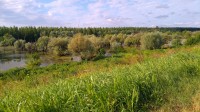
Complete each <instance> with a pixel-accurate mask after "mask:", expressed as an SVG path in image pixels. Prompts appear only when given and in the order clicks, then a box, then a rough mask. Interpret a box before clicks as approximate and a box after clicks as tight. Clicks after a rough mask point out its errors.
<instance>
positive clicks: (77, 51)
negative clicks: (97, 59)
mask: <svg viewBox="0 0 200 112" xmlns="http://www.w3.org/2000/svg"><path fill="white" fill-rule="evenodd" d="M68 49H69V51H70V52H71V53H72V54H73V55H80V56H81V57H82V58H83V59H90V58H92V57H94V53H95V52H94V51H95V50H94V46H93V44H92V42H91V41H90V40H89V39H88V38H86V37H83V36H82V35H81V34H76V35H75V36H74V37H73V38H72V39H71V41H70V42H69V44H68Z"/></svg>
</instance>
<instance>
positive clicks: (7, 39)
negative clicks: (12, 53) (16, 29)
mask: <svg viewBox="0 0 200 112" xmlns="http://www.w3.org/2000/svg"><path fill="white" fill-rule="evenodd" d="M0 40H1V41H0V46H11V45H13V44H14V42H15V38H14V37H13V36H12V35H10V34H8V33H7V34H5V35H4V36H3V37H1V39H0Z"/></svg>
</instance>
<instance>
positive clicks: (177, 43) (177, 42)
mask: <svg viewBox="0 0 200 112" xmlns="http://www.w3.org/2000/svg"><path fill="white" fill-rule="evenodd" d="M181 45H182V44H181V40H180V39H173V40H172V47H179V46H181Z"/></svg>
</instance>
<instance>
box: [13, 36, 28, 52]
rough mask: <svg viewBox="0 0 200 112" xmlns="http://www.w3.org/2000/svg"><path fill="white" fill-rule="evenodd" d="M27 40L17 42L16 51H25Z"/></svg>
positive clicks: (15, 44)
mask: <svg viewBox="0 0 200 112" xmlns="http://www.w3.org/2000/svg"><path fill="white" fill-rule="evenodd" d="M25 43H26V42H25V40H22V39H20V40H17V41H15V43H14V47H15V49H17V50H24V48H25Z"/></svg>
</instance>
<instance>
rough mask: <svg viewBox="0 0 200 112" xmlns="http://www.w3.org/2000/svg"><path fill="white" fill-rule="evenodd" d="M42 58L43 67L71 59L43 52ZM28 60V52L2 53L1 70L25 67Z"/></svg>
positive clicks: (0, 56) (0, 55)
mask: <svg viewBox="0 0 200 112" xmlns="http://www.w3.org/2000/svg"><path fill="white" fill-rule="evenodd" d="M40 59H41V61H42V62H41V65H40V66H41V67H44V66H47V65H51V64H54V63H64V62H69V61H70V57H56V56H52V55H50V54H41V55H40ZM26 60H27V58H26V52H13V53H0V71H5V70H9V69H11V68H15V67H25V66H26Z"/></svg>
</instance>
